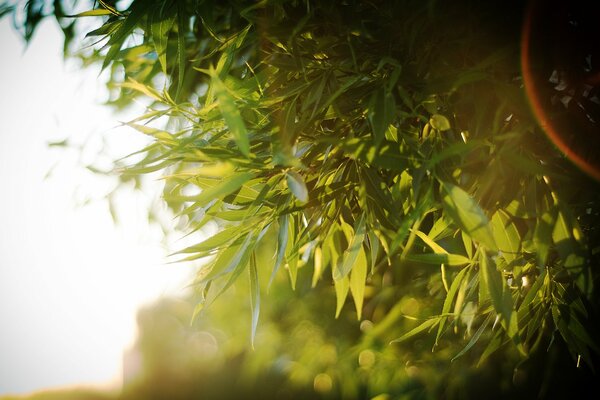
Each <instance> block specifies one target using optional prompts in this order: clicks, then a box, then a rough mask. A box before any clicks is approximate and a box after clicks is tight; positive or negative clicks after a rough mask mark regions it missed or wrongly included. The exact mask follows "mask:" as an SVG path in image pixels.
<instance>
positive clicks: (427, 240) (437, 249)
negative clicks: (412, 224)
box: [414, 220, 448, 254]
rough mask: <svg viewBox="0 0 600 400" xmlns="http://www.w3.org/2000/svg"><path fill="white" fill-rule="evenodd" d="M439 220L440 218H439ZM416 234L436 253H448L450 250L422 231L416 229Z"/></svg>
mask: <svg viewBox="0 0 600 400" xmlns="http://www.w3.org/2000/svg"><path fill="white" fill-rule="evenodd" d="M438 221H439V220H438ZM414 232H415V234H416V235H417V236H418V237H419V238H420V239H421V240H422V241H423V242H425V244H426V245H427V246H429V247H430V248H431V250H433V252H434V253H436V254H448V252H447V251H446V250H445V249H444V248H443V247H442V246H440V245H439V244H437V243H436V242H434V241H433V240H432V239H431V238H430V237H429V236H427V235H426V234H425V233H423V232H421V231H414Z"/></svg>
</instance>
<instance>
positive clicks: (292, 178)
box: [285, 171, 308, 203]
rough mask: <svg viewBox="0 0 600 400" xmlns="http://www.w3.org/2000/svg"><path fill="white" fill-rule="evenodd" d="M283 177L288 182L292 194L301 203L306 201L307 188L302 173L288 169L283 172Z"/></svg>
mask: <svg viewBox="0 0 600 400" xmlns="http://www.w3.org/2000/svg"><path fill="white" fill-rule="evenodd" d="M285 178H286V181H287V184H288V188H289V189H290V191H291V192H292V193H293V194H294V196H295V197H296V198H297V199H298V200H300V201H301V202H303V203H306V202H307V201H308V189H307V188H306V183H304V179H303V178H302V175H300V174H299V173H297V172H296V171H288V172H287V173H286V174H285Z"/></svg>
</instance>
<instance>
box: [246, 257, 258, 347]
mask: <svg viewBox="0 0 600 400" xmlns="http://www.w3.org/2000/svg"><path fill="white" fill-rule="evenodd" d="M248 272H249V275H250V309H251V311H252V329H251V335H250V342H251V343H252V348H254V338H255V337H256V328H257V326H258V316H259V314H260V286H259V284H258V271H257V269H256V256H255V255H254V253H252V256H251V257H250V266H249V268H248Z"/></svg>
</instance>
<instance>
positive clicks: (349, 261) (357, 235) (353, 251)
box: [333, 213, 366, 281]
mask: <svg viewBox="0 0 600 400" xmlns="http://www.w3.org/2000/svg"><path fill="white" fill-rule="evenodd" d="M365 233H366V226H365V214H364V213H363V214H361V216H360V217H359V218H358V220H357V221H356V223H355V225H354V236H353V238H352V241H351V242H350V245H349V246H348V248H347V249H346V251H344V255H343V258H342V261H341V263H338V265H337V266H336V268H334V269H333V279H334V280H336V281H337V280H340V279H342V278H344V277H346V276H347V275H348V273H350V270H351V269H352V267H354V264H355V262H356V259H357V257H358V254H359V252H360V251H361V249H362V245H363V242H364V240H365Z"/></svg>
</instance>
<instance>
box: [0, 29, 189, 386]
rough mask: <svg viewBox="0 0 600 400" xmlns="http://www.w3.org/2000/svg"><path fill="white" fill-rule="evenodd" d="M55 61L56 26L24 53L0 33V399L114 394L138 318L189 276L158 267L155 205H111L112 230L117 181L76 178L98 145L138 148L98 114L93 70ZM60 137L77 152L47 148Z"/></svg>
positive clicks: (122, 200)
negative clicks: (149, 208) (109, 196)
mask: <svg viewBox="0 0 600 400" xmlns="http://www.w3.org/2000/svg"><path fill="white" fill-rule="evenodd" d="M61 49H62V41H61V33H60V31H59V30H58V28H57V27H56V24H55V23H53V21H44V22H42V24H41V26H40V28H39V29H38V31H37V32H36V34H35V36H34V38H33V40H32V42H31V43H30V45H29V47H28V49H27V50H25V46H24V42H23V40H22V39H21V38H20V37H18V35H17V34H16V33H15V32H14V30H13V29H12V27H11V25H10V19H9V18H4V19H2V20H1V21H0V53H1V54H2V55H3V57H2V58H3V60H2V62H1V63H0V88H1V93H2V94H1V95H0V116H1V121H2V124H1V125H0V126H1V128H0V182H1V185H0V321H1V322H0V323H1V326H2V328H1V330H0V355H1V356H0V395H2V394H8V393H12V394H16V393H25V392H30V391H34V390H39V389H42V388H47V387H57V386H65V385H67V386H70V385H74V384H82V383H84V384H93V385H100V386H103V387H105V386H112V387H115V386H117V387H118V386H120V384H121V379H122V370H121V368H122V354H123V350H124V349H125V348H127V347H128V346H130V345H131V344H132V342H133V340H134V338H135V326H136V325H135V313H136V310H137V309H138V308H139V306H140V305H141V304H144V303H148V302H150V301H151V300H152V299H155V298H156V297H158V296H164V295H175V296H181V295H182V294H183V293H184V286H185V284H186V277H187V276H188V274H189V272H190V270H189V268H188V267H186V266H184V265H177V264H175V265H166V264H165V255H166V253H167V250H166V249H165V248H164V245H163V244H161V239H162V232H161V231H160V229H159V228H158V227H156V226H149V225H148V222H147V218H146V215H145V214H144V211H143V210H144V207H145V206H146V205H147V204H148V202H149V201H150V197H148V196H144V195H141V194H139V193H138V194H133V192H132V193H129V194H126V195H123V196H120V197H117V201H116V203H117V205H118V207H117V208H118V209H117V211H118V214H119V217H120V220H121V222H120V224H118V225H117V226H115V225H114V224H113V222H112V219H111V216H110V213H109V209H108V205H107V202H106V201H105V200H103V196H104V195H105V194H106V193H107V192H108V191H109V190H110V189H111V188H112V187H113V186H114V184H115V182H116V181H115V179H114V178H110V177H108V178H103V177H99V176H96V175H94V174H92V173H91V172H89V171H86V170H85V168H83V166H85V165H88V164H92V163H94V164H95V165H99V164H100V165H102V163H103V160H101V159H98V153H99V151H100V150H101V149H102V148H103V143H102V141H103V139H102V138H104V140H106V142H107V143H105V144H106V145H108V148H109V149H108V152H109V153H110V154H111V155H113V156H119V155H125V154H127V153H128V152H129V151H132V150H134V149H137V148H138V146H139V145H140V143H141V142H140V141H143V140H144V138H142V137H140V136H141V135H140V134H137V133H135V132H133V131H131V130H129V129H126V128H116V126H118V121H119V120H121V121H122V120H125V119H127V115H120V116H114V115H112V114H111V112H110V111H109V110H108V109H107V108H105V107H103V106H101V105H100V104H99V103H100V101H101V100H102V99H103V98H104V97H105V89H104V86H103V84H102V77H99V76H98V71H99V69H92V70H87V71H81V70H80V69H79V67H78V65H77V63H76V62H75V61H71V62H66V63H65V62H64V61H63V59H62V54H61ZM139 107H141V106H139ZM138 111H139V109H138ZM131 112H132V113H135V112H136V111H135V110H132V111H131ZM67 137H68V138H69V141H70V143H74V144H75V147H77V146H80V147H81V146H82V149H83V151H79V150H76V149H65V148H62V147H61V148H57V147H49V146H48V143H49V142H54V141H61V140H63V139H65V138H67ZM49 172H51V173H50V174H49ZM48 175H49V176H48ZM158 186H160V185H159V184H158V183H157V187H158ZM90 200H91V201H90ZM84 203H88V204H87V205H85V206H82V205H83V204H84Z"/></svg>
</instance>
